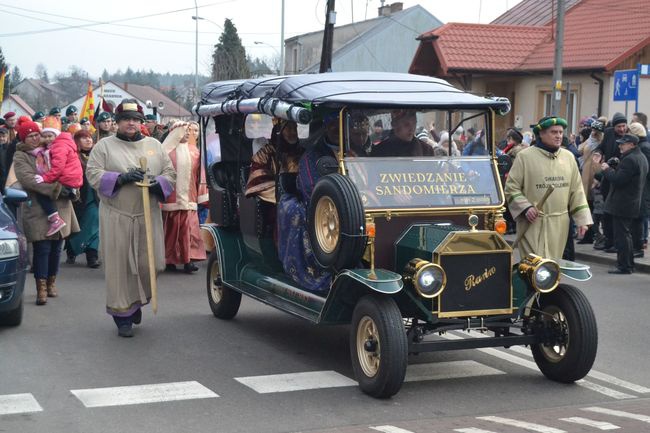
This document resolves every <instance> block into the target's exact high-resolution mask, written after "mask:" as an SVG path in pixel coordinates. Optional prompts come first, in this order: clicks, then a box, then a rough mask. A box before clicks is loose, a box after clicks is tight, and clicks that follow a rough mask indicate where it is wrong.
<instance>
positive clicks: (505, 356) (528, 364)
mask: <svg viewBox="0 0 650 433" xmlns="http://www.w3.org/2000/svg"><path fill="white" fill-rule="evenodd" d="M441 337H442V338H445V339H447V340H461V339H463V337H460V336H458V335H456V334H450V333H446V334H443V335H442V336H441ZM470 338H472V337H470ZM476 350H478V351H480V352H483V353H486V354H488V355H492V356H494V357H497V358H500V359H502V360H504V361H508V362H511V363H513V364H516V365H519V366H520V367H524V368H528V369H530V370H535V371H539V367H537V364H535V362H533V361H529V360H527V359H523V358H521V357H519V356H515V355H512V354H510V353H507V352H503V351H501V350H498V349H495V348H493V347H489V348H479V349H476ZM576 384H577V385H578V386H582V387H584V388H587V389H590V390H592V391H595V392H598V393H601V394H604V395H606V396H608V397H611V398H615V399H617V400H624V399H629V398H637V397H636V396H634V395H630V394H626V393H624V392H620V391H616V390H615V389H611V388H607V387H606V386H602V385H597V384H595V383H593V382H589V381H586V380H584V379H582V380H579V381H577V382H576Z"/></svg>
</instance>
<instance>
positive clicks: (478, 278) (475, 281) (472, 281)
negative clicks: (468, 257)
mask: <svg viewBox="0 0 650 433" xmlns="http://www.w3.org/2000/svg"><path fill="white" fill-rule="evenodd" d="M496 272H497V268H496V267H495V266H492V267H491V268H489V269H488V268H485V270H484V271H483V272H482V273H480V274H478V275H472V274H470V275H468V276H467V278H465V291H466V292H469V291H470V290H472V289H473V288H474V287H476V286H478V285H479V284H481V283H482V282H484V281H485V280H487V279H488V278H490V277H492V276H494V274H496Z"/></svg>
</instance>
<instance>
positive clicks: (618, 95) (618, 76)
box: [614, 69, 639, 101]
mask: <svg viewBox="0 0 650 433" xmlns="http://www.w3.org/2000/svg"><path fill="white" fill-rule="evenodd" d="M638 94H639V70H638V69H628V70H625V71H614V101H636V100H637V96H638Z"/></svg>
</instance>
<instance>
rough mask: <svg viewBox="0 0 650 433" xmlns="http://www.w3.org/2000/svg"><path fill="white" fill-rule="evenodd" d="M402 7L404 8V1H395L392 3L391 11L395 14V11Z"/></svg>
mask: <svg viewBox="0 0 650 433" xmlns="http://www.w3.org/2000/svg"><path fill="white" fill-rule="evenodd" d="M402 9H404V3H402V2H395V3H393V4H391V5H390V13H391V14H394V13H395V12H399V11H401V10H402Z"/></svg>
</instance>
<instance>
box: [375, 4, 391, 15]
mask: <svg viewBox="0 0 650 433" xmlns="http://www.w3.org/2000/svg"><path fill="white" fill-rule="evenodd" d="M378 11H379V15H378V16H380V17H387V16H389V15H390V5H386V6H380V7H379V8H378Z"/></svg>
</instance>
